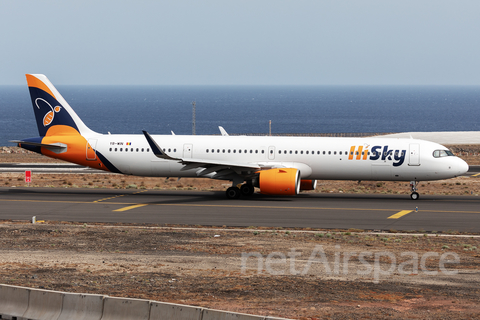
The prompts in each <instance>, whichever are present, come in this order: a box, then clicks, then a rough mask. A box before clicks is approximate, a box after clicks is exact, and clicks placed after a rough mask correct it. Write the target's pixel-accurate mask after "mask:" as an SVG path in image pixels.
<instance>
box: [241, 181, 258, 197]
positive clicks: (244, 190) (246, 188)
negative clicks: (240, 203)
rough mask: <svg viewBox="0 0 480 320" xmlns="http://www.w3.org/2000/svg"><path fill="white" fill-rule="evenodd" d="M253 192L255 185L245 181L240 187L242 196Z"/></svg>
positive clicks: (247, 195)
mask: <svg viewBox="0 0 480 320" xmlns="http://www.w3.org/2000/svg"><path fill="white" fill-rule="evenodd" d="M254 192H255V187H254V186H253V185H252V184H249V183H245V184H242V186H241V187H240V193H241V194H242V196H245V197H249V196H251V195H252V194H253V193H254Z"/></svg>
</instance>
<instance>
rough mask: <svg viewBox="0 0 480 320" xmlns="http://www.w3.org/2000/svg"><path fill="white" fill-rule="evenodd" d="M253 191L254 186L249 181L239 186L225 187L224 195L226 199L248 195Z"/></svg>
mask: <svg viewBox="0 0 480 320" xmlns="http://www.w3.org/2000/svg"><path fill="white" fill-rule="evenodd" d="M254 192H255V187H254V186H253V184H252V183H251V182H247V183H244V184H242V185H241V186H240V188H239V187H238V186H232V187H230V188H228V189H227V192H226V195H227V198H228V199H238V198H240V196H243V197H249V196H251V195H252V194H253V193H254Z"/></svg>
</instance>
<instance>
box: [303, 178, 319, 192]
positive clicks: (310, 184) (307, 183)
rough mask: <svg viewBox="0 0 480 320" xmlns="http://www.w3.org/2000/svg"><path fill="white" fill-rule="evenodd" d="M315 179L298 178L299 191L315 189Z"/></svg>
mask: <svg viewBox="0 0 480 320" xmlns="http://www.w3.org/2000/svg"><path fill="white" fill-rule="evenodd" d="M316 188H317V180H300V191H307V190H315V189H316Z"/></svg>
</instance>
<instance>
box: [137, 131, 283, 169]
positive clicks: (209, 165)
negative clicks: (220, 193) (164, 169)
mask: <svg viewBox="0 0 480 320" xmlns="http://www.w3.org/2000/svg"><path fill="white" fill-rule="evenodd" d="M143 134H144V135H145V138H146V139H147V141H148V144H149V145H150V148H151V149H152V151H153V153H154V154H155V156H156V157H158V158H161V159H166V160H176V161H178V162H181V163H182V164H184V165H185V166H184V167H183V168H182V169H181V170H182V171H183V170H190V169H195V168H203V169H204V170H201V171H199V172H198V175H202V176H203V175H207V174H209V173H213V172H216V173H219V172H220V171H225V170H228V171H230V172H232V171H234V172H237V173H240V172H245V171H247V172H249V173H250V174H251V173H252V172H255V171H258V170H264V169H270V168H273V167H274V165H268V164H266V165H261V164H258V163H246V162H230V161H219V160H210V159H194V158H174V157H171V156H170V155H168V154H167V153H166V152H165V151H163V149H162V148H161V147H160V146H159V145H158V144H157V143H156V141H155V140H154V139H153V138H152V136H150V134H149V133H148V132H146V131H143Z"/></svg>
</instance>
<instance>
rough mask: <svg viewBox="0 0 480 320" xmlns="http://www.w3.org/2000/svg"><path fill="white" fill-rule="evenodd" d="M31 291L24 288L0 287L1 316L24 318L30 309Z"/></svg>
mask: <svg viewBox="0 0 480 320" xmlns="http://www.w3.org/2000/svg"><path fill="white" fill-rule="evenodd" d="M29 291H30V290H29V289H27V288H23V287H16V286H8V285H3V284H2V285H0V315H2V316H3V315H9V316H13V317H21V316H23V314H24V313H25V311H27V309H28V296H29ZM4 319H5V318H4Z"/></svg>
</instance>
